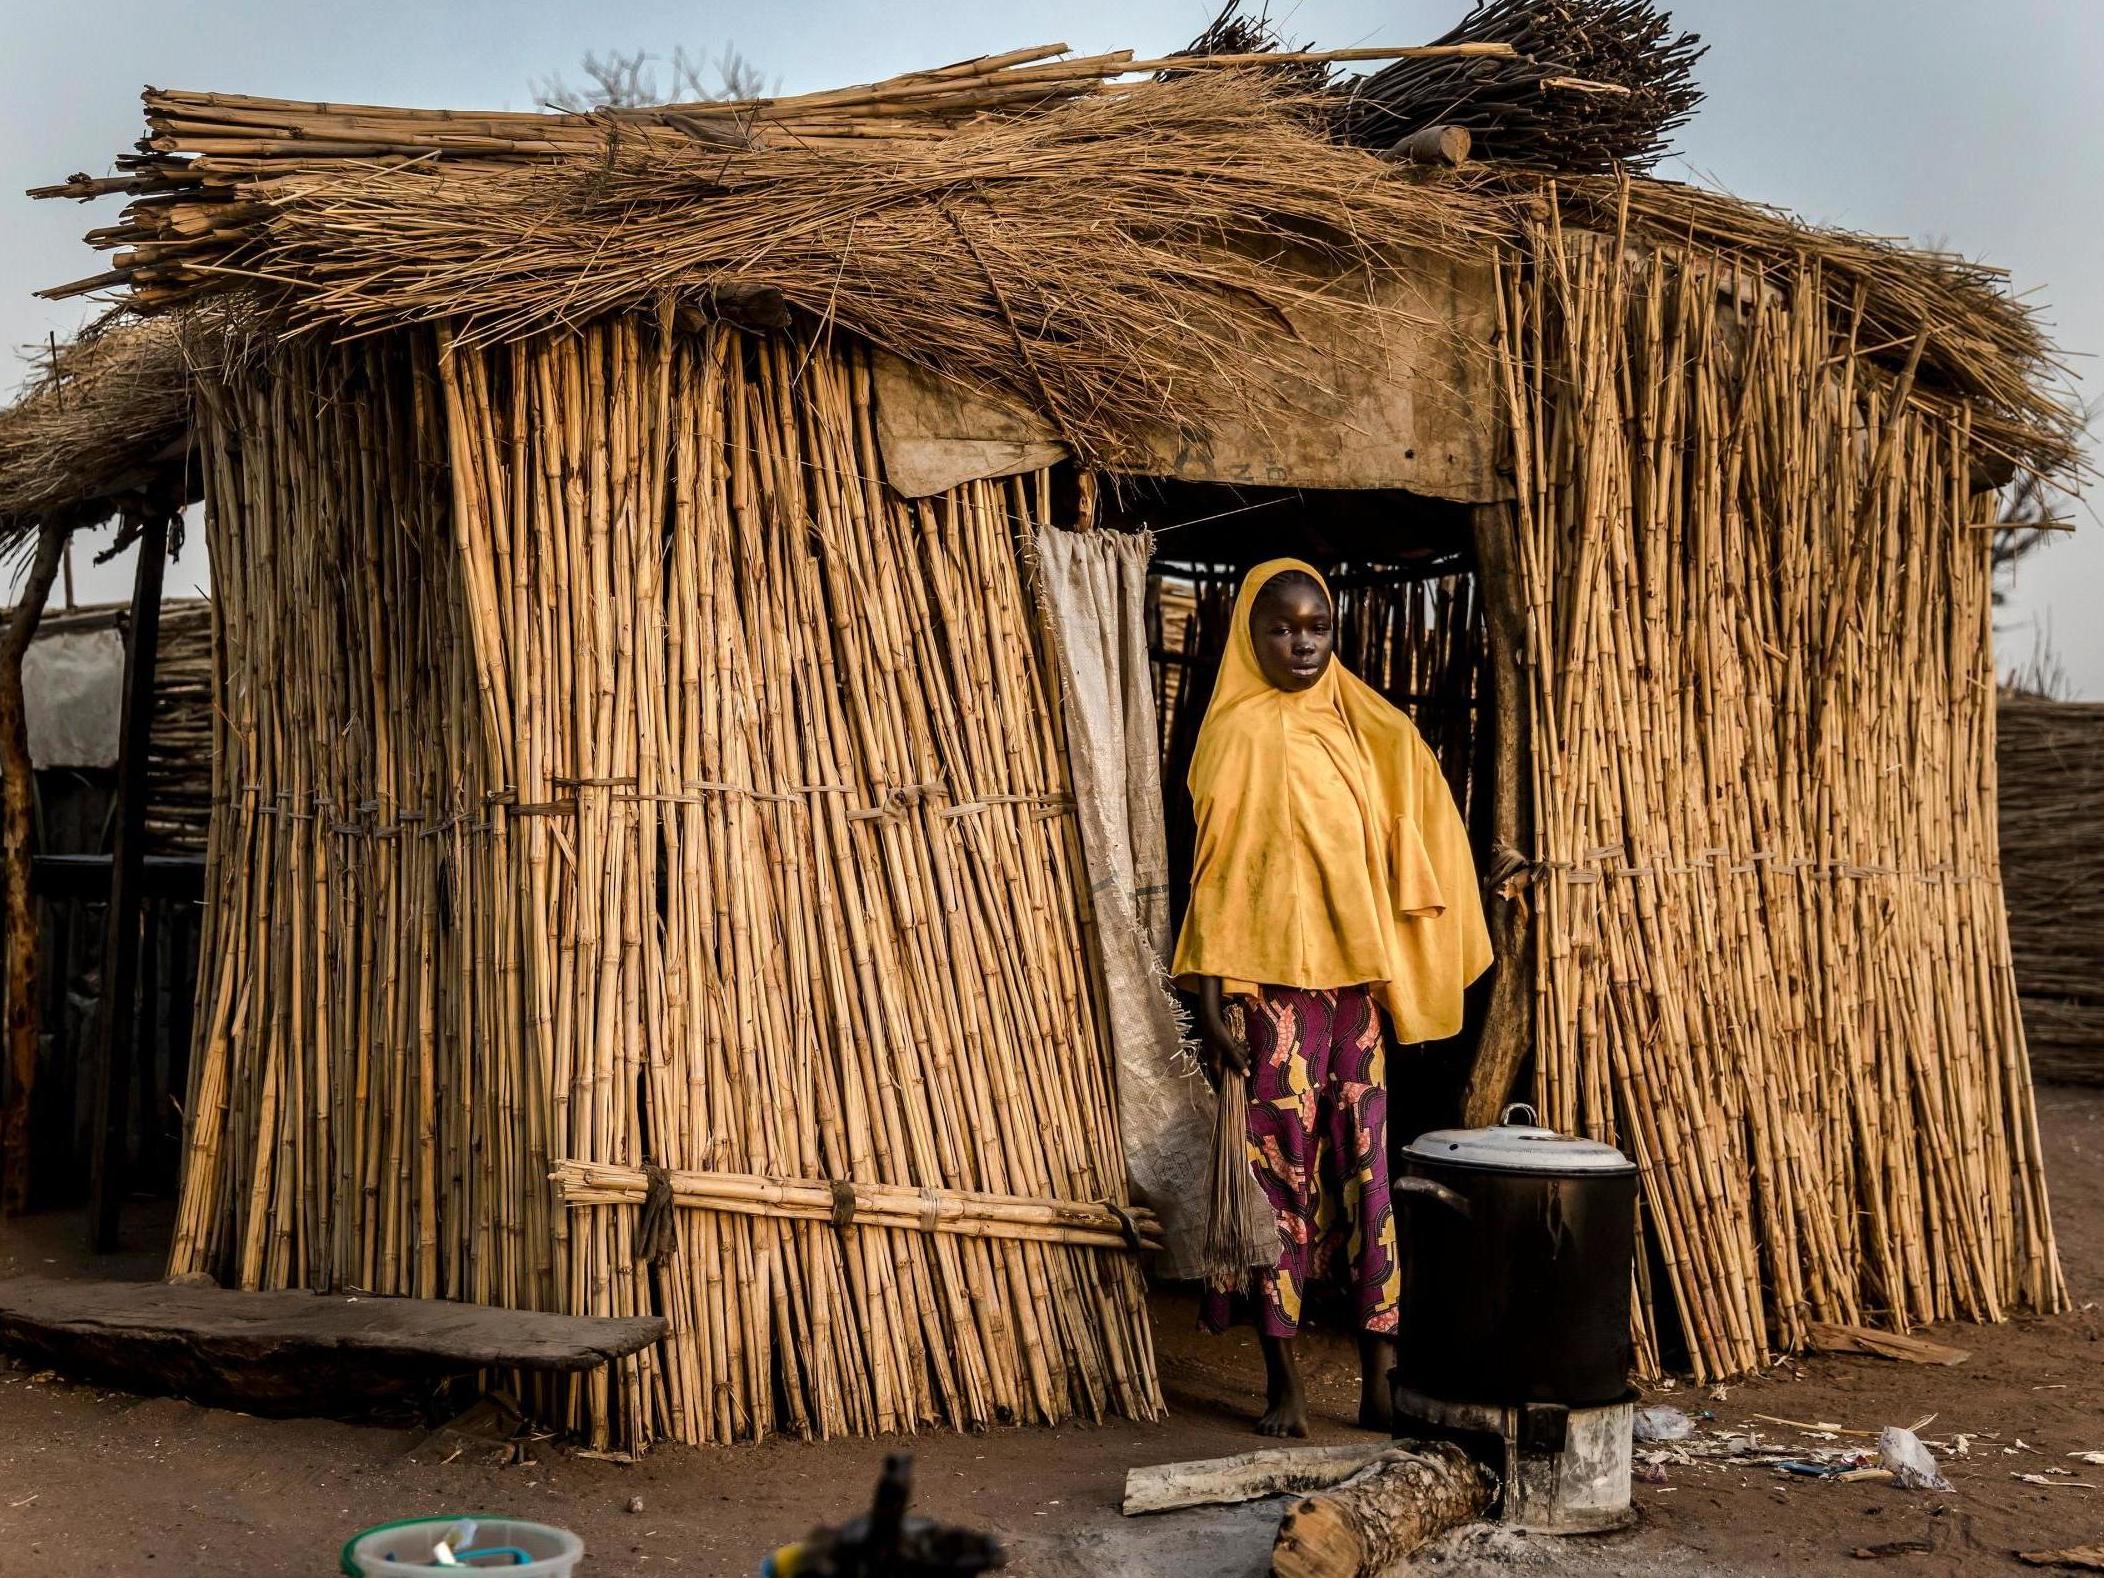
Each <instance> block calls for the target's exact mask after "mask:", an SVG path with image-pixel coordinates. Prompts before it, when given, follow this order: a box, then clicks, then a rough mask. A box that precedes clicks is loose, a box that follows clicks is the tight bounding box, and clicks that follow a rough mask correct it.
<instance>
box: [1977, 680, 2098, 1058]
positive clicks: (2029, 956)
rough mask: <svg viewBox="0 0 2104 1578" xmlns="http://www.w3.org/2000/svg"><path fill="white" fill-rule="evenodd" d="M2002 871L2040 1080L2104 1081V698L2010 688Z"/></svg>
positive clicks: (2005, 706) (2003, 752)
mask: <svg viewBox="0 0 2104 1578" xmlns="http://www.w3.org/2000/svg"><path fill="white" fill-rule="evenodd" d="M1996 760H1997V765H1998V767H1999V770H2000V789H2001V813H2002V814H2001V836H2002V872H2003V878H2004V881H2005V883H2006V885H2007V892H2008V902H2009V940H2010V945H2011V951H2012V953H2013V955H2014V958H2015V961H2016V986H2017V991H2018V993H2019V994H2020V996H2021V999H2022V1003H2023V1011H2024V1034H2025V1037H2026V1038H2027V1040H2028V1041H2029V1042H2030V1047H2031V1059H2032V1066H2033V1068H2034V1069H2035V1071H2036V1072H2037V1075H2038V1077H2039V1078H2040V1079H2045V1080H2066V1081H2068V1082H2069V1083H2071V1084H2083V1085H2104V971H2100V970H2099V963H2100V961H2104V884H2100V880H2099V879H2100V878H2104V869H2100V868H2104V829H2100V828H2099V826H2098V811H2097V808H2098V807H2099V806H2100V805H2104V705H2100V704H2099V703H2097V702H2094V701H2063V700H2059V699H2057V698H2054V697H2051V696H2040V695H2030V694H2024V693H2021V692H2016V693H2012V692H2010V691H2007V690H2005V691H2004V692H2003V693H2002V698H2001V709H2000V721H1999V748H1998V749H1997V751H1996Z"/></svg>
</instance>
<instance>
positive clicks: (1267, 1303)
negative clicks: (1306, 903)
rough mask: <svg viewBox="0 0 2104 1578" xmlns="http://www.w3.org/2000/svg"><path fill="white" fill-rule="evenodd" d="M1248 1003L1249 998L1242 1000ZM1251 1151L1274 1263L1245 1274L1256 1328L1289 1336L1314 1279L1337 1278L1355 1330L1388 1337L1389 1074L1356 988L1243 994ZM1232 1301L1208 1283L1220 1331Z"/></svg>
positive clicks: (1396, 1271) (1375, 1019)
mask: <svg viewBox="0 0 2104 1578" xmlns="http://www.w3.org/2000/svg"><path fill="white" fill-rule="evenodd" d="M1245 1001H1246V1000H1245ZM1246 1022H1247V1026H1248V1034H1249V1063H1250V1084H1249V1157H1250V1162H1251V1164H1252V1166H1253V1167H1254V1168H1255V1171H1256V1175H1257V1181H1258V1182H1259V1183H1260V1184H1261V1185H1262V1186H1263V1189H1264V1193H1265V1195H1266V1197H1267V1198H1269V1200H1270V1201H1271V1208H1272V1209H1273V1210H1274V1211H1276V1212H1277V1213H1278V1236H1279V1258H1278V1264H1277V1265H1276V1266H1274V1267H1272V1268H1271V1269H1270V1270H1268V1271H1260V1272H1257V1273H1254V1274H1253V1275H1252V1278H1251V1287H1250V1289H1249V1292H1248V1298H1249V1300H1250V1302H1251V1303H1252V1304H1253V1305H1254V1307H1255V1308H1254V1313H1255V1317H1256V1324H1257V1329H1258V1330H1259V1331H1261V1332H1262V1333H1263V1334H1264V1335H1265V1336H1267V1337H1291V1336H1294V1335H1296V1334H1297V1333H1298V1332H1299V1330H1300V1322H1301V1312H1302V1307H1303V1303H1304V1300H1305V1297H1306V1295H1307V1293H1308V1291H1309V1290H1310V1289H1311V1288H1314V1287H1316V1286H1317V1285H1319V1284H1321V1283H1322V1282H1324V1281H1326V1280H1329V1279H1336V1280H1338V1281H1341V1282H1342V1283H1344V1284H1345V1291H1346V1293H1347V1295H1348V1297H1349V1300H1350V1306H1351V1310H1352V1315H1353V1319H1354V1322H1355V1324H1356V1326H1357V1329H1358V1330H1359V1331H1361V1332H1365V1333H1367V1334H1370V1335H1373V1336H1378V1337H1392V1336H1394V1335H1395V1327H1396V1300H1397V1297H1398V1295H1399V1293H1400V1291H1401V1284H1402V1272H1401V1267H1400V1266H1399V1264H1398V1263H1397V1260H1396V1249H1395V1215H1394V1206H1393V1203H1392V1201H1391V1199H1390V1197H1389V1190H1388V1076H1387V1063H1386V1054H1385V1051H1384V1047H1383V1038H1382V1029H1381V1015H1380V1011H1379V1009H1378V1008H1376V1007H1375V1005H1374V1000H1373V995H1372V993H1371V992H1369V991H1368V990H1367V988H1365V987H1363V986H1348V987H1344V988H1342V989H1341V990H1337V991H1310V990H1307V989H1305V988H1302V987H1294V986H1266V987H1264V988H1263V995H1262V997H1261V998H1260V999H1259V1000H1258V1001H1256V1002H1251V1003H1248V1013H1247V1021H1246ZM1233 1306H1234V1301H1233V1300H1232V1299H1231V1298H1230V1297H1229V1296H1228V1295H1226V1294H1222V1293H1208V1294H1207V1295H1206V1299H1205V1304H1204V1307H1203V1309H1202V1311H1201V1319H1202V1320H1203V1321H1204V1323H1205V1325H1206V1326H1208V1327H1209V1328H1211V1329H1212V1330H1214V1331H1220V1330H1224V1329H1225V1328H1226V1326H1227V1325H1228V1323H1229V1321H1230V1319H1231V1317H1232V1314H1233Z"/></svg>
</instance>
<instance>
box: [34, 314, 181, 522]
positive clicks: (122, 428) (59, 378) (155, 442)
mask: <svg viewBox="0 0 2104 1578" xmlns="http://www.w3.org/2000/svg"><path fill="white" fill-rule="evenodd" d="M183 337H184V325H183V321H182V320H181V319H180V318H176V317H158V318H148V319H144V320H136V321H129V322H126V321H111V320H105V321H104V322H103V323H102V324H100V325H98V326H96V327H94V328H92V329H90V330H88V331H87V332H85V333H83V334H82V335H81V336H80V337H79V338H77V339H75V340H73V341H71V342H70V343H68V344H66V345H63V346H60V347H59V348H58V349H57V351H56V352H54V353H53V355H52V358H51V360H50V361H49V362H48V363H47V364H46V365H45V366H44V367H43V369H42V370H41V372H40V374H39V375H38V376H37V377H36V378H35V379H34V380H33V381H32V382H31V383H30V385H29V387H28V388H27V389H25V390H24V391H23V393H22V395H21V397H20V398H19V399H18V400H17V401H16V402H15V403H14V404H13V405H11V406H9V407H7V408H6V409H5V410H0V553H4V552H5V551H6V550H7V549H9V548H10V547H12V546H13V545H14V544H15V543H17V542H18V541H20V539H21V538H22V537H23V536H24V535H25V534H27V533H29V532H31V531H34V530H35V529H36V528H37V526H38V525H39V524H40V523H42V522H44V521H52V522H55V523H58V524H60V525H62V526H65V527H67V528H68V529H71V528H73V527H76V526H86V525H93V524H95V523H97V522H99V521H102V520H105V519H107V518H108V517H109V516H111V515H113V514H115V513H117V511H119V510H120V509H122V508H124V507H125V506H126V505H127V504H130V503H133V502H135V501H145V500H147V499H149V498H151V499H152V500H154V501H156V502H160V503H167V502H169V501H170V495H171V493H174V494H176V495H178V498H177V500H176V501H177V502H179V501H180V500H179V495H180V493H181V492H182V491H183V490H184V488H185V481H184V479H185V475H186V471H187V455H186V453H185V449H186V443H187V439H188V435H189V429H190V376H189V367H188V360H187V357H186V354H185V350H184V344H183Z"/></svg>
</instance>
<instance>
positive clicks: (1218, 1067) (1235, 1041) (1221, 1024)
mask: <svg viewBox="0 0 2104 1578" xmlns="http://www.w3.org/2000/svg"><path fill="white" fill-rule="evenodd" d="M1198 1062H1199V1067H1201V1068H1202V1069H1204V1070H1205V1078H1206V1083H1207V1084H1209V1085H1211V1086H1212V1087H1213V1088H1214V1089H1215V1090H1218V1089H1219V1088H1220V1075H1221V1071H1222V1070H1223V1069H1232V1070H1234V1071H1235V1072H1236V1073H1237V1074H1245V1075H1246V1074H1247V1073H1248V1072H1249V1047H1248V1045H1247V1044H1246V1043H1245V1042H1244V1041H1243V1039H1242V1037H1241V1036H1240V1035H1238V1034H1237V1033H1236V1031H1235V1028H1234V1026H1232V1025H1230V1024H1229V1023H1228V1021H1227V994H1226V992H1225V991H1223V990H1222V989H1221V985H1220V977H1219V976H1217V975H1208V976H1204V977H1202V978H1201V979H1200V980H1199V982H1198Z"/></svg>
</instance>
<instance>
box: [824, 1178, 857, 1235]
mask: <svg viewBox="0 0 2104 1578" xmlns="http://www.w3.org/2000/svg"><path fill="white" fill-rule="evenodd" d="M826 1187H827V1188H828V1189H829V1190H831V1191H832V1194H833V1226H834V1227H836V1228H841V1229H845V1228H849V1227H852V1226H853V1225H854V1222H855V1186H854V1185H853V1184H851V1183H849V1182H848V1181H847V1180H846V1179H845V1178H828V1179H827V1180H826Z"/></svg>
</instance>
